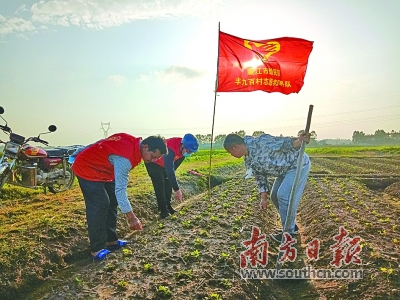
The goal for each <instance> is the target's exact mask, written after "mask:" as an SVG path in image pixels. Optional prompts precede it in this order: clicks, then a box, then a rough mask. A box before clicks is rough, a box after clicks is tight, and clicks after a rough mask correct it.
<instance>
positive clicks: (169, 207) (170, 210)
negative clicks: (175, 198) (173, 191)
mask: <svg viewBox="0 0 400 300" xmlns="http://www.w3.org/2000/svg"><path fill="white" fill-rule="evenodd" d="M167 209H168V212H169V213H170V214H171V215H173V214H174V213H176V212H177V211H176V210H175V209H173V208H172V206H168V207H167Z"/></svg>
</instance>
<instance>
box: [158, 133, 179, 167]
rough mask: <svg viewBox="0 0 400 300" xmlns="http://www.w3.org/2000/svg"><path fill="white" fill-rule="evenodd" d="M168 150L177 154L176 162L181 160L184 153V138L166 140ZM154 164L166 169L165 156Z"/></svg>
mask: <svg viewBox="0 0 400 300" xmlns="http://www.w3.org/2000/svg"><path fill="white" fill-rule="evenodd" d="M165 142H166V144H167V147H168V149H171V150H172V151H174V153H175V157H174V161H176V160H178V159H180V158H181V157H183V155H182V153H181V142H182V138H170V139H167V140H165ZM154 163H156V164H157V165H159V166H161V167H163V168H164V167H165V165H164V155H163V156H161V157H160V158H158V159H156V160H155V161H154Z"/></svg>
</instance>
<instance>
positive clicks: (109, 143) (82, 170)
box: [72, 133, 142, 182]
mask: <svg viewBox="0 0 400 300" xmlns="http://www.w3.org/2000/svg"><path fill="white" fill-rule="evenodd" d="M140 140H141V138H135V137H133V136H131V135H129V134H126V133H116V134H113V135H112V136H110V137H108V138H106V139H104V140H100V141H98V142H96V143H95V144H93V145H90V146H89V147H88V148H86V149H85V150H83V151H82V152H81V153H79V154H78V156H77V157H76V159H75V162H74V164H73V165H72V169H73V170H74V172H75V174H76V175H78V176H79V177H81V178H83V179H86V180H91V181H105V182H108V181H113V180H114V166H113V165H112V164H111V163H110V162H109V161H108V156H109V155H111V154H115V155H119V156H122V157H125V158H127V159H129V161H130V162H131V165H132V169H133V168H134V167H136V166H137V165H138V164H139V163H140V161H141V160H142V157H141V155H140Z"/></svg>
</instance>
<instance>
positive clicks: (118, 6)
mask: <svg viewBox="0 0 400 300" xmlns="http://www.w3.org/2000/svg"><path fill="white" fill-rule="evenodd" d="M223 1H225V0H168V1H167V0H135V1H132V0H114V1H113V0H39V1H38V2H36V3H34V4H33V5H32V6H31V7H30V9H29V8H27V7H26V5H25V4H23V5H20V6H19V7H18V8H17V9H16V11H15V15H17V16H18V18H15V17H5V16H2V15H0V36H5V35H8V34H15V33H21V32H34V31H36V28H35V27H36V26H37V27H43V25H45V26H49V25H54V26H63V27H69V26H77V27H82V28H86V29H95V30H101V29H105V28H109V27H114V26H120V25H123V24H126V23H130V22H132V21H135V20H142V19H160V18H170V17H179V16H200V15H206V14H207V13H208V12H210V11H213V10H214V9H215V7H216V6H218V5H219V4H220V3H221V2H223ZM22 14H23V15H24V16H26V17H25V18H22V17H21V15H22Z"/></svg>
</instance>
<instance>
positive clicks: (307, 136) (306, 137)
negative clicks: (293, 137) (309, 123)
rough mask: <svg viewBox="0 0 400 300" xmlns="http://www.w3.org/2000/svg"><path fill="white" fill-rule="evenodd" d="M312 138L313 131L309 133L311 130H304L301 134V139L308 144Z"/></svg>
mask: <svg viewBox="0 0 400 300" xmlns="http://www.w3.org/2000/svg"><path fill="white" fill-rule="evenodd" d="M310 138H311V133H309V132H307V133H305V132H303V133H302V134H300V136H299V140H300V141H305V142H306V144H308V143H309V142H310Z"/></svg>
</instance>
